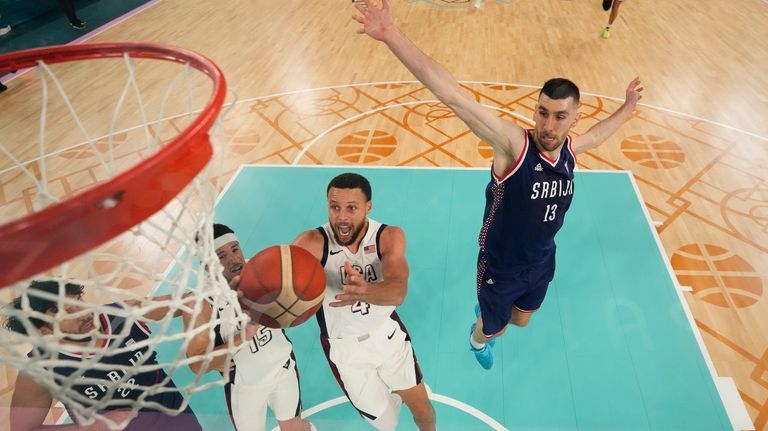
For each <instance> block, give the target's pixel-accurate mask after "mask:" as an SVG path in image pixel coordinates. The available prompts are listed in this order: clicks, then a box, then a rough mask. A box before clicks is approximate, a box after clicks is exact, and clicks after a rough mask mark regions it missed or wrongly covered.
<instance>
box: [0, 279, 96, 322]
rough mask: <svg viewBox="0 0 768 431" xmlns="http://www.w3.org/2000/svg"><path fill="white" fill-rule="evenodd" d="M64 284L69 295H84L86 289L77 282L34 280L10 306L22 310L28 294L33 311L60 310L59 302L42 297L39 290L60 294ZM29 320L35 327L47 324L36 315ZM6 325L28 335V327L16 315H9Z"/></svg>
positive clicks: (65, 291)
mask: <svg viewBox="0 0 768 431" xmlns="http://www.w3.org/2000/svg"><path fill="white" fill-rule="evenodd" d="M62 286H63V287H64V293H65V294H66V295H67V296H76V297H80V296H82V295H83V290H85V287H84V286H83V285H81V284H76V283H62V282H58V281H55V280H45V281H33V282H31V283H30V284H29V287H28V288H27V291H26V292H25V293H24V294H22V296H19V297H18V298H16V299H14V300H13V301H12V302H11V303H10V305H9V307H11V308H13V309H16V310H21V309H22V300H23V299H24V296H26V297H27V298H28V300H29V308H30V309H31V310H32V311H36V312H38V313H43V314H45V313H47V312H49V311H53V312H54V313H55V312H57V311H58V310H59V304H58V303H57V302H56V301H55V300H51V299H48V298H41V297H40V296H39V295H37V292H45V293H49V294H51V295H58V294H59V291H60V289H61V287H62ZM29 321H30V322H31V323H32V324H33V325H34V326H35V328H41V327H43V326H46V325H47V323H46V322H45V321H44V320H42V319H37V318H34V317H30V318H29ZM5 327H6V328H7V329H9V330H11V331H13V332H18V333H19V334H23V335H27V329H26V328H25V327H24V324H23V323H22V322H21V319H19V318H18V317H16V316H11V317H9V318H8V320H6V322H5Z"/></svg>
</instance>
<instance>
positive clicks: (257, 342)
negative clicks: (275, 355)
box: [248, 326, 272, 353]
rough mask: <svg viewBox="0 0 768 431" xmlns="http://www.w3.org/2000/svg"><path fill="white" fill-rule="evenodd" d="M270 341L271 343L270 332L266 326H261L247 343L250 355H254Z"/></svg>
mask: <svg viewBox="0 0 768 431" xmlns="http://www.w3.org/2000/svg"><path fill="white" fill-rule="evenodd" d="M270 341H272V331H271V330H270V329H269V328H267V327H266V326H262V327H260V328H259V330H258V332H257V333H256V335H254V336H253V338H252V339H251V342H250V343H248V346H249V347H250V348H251V353H256V352H258V351H259V348H261V347H264V346H266V345H267V344H268V343H269V342H270Z"/></svg>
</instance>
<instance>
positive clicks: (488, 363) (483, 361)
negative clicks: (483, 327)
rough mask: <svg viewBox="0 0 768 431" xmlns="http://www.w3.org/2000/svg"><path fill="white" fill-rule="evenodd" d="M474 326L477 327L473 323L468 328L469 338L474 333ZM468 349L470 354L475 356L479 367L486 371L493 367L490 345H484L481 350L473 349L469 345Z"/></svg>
mask: <svg viewBox="0 0 768 431" xmlns="http://www.w3.org/2000/svg"><path fill="white" fill-rule="evenodd" d="M475 326H477V324H476V323H473V324H472V326H470V328H469V336H470V337H471V336H472V333H474V332H475ZM491 341H493V340H491ZM469 349H470V350H472V353H474V354H475V359H477V362H479V363H480V366H481V367H483V368H485V369H486V370H490V369H491V367H493V349H492V346H491V343H485V346H483V348H482V349H475V348H474V347H472V343H470V344H469Z"/></svg>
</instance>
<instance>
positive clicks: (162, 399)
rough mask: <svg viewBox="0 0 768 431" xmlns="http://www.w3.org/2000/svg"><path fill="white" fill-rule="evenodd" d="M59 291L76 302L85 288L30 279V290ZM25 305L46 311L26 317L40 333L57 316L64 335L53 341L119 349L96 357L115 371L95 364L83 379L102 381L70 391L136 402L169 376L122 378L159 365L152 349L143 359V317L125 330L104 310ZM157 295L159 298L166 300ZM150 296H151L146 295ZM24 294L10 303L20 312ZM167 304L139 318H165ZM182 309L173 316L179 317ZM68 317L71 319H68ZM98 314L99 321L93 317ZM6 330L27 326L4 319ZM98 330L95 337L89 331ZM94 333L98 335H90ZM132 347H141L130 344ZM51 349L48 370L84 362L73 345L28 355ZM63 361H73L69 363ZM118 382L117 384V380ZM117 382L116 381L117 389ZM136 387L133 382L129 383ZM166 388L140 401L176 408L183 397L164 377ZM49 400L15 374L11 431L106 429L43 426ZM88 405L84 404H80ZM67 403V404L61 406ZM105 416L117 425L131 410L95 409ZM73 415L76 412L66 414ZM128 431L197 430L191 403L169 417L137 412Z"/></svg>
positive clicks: (69, 370)
mask: <svg viewBox="0 0 768 431" xmlns="http://www.w3.org/2000/svg"><path fill="white" fill-rule="evenodd" d="M60 289H64V293H65V295H66V296H67V297H68V298H69V299H71V300H72V301H79V300H80V299H81V298H82V296H83V290H84V287H83V286H82V285H79V284H75V283H63V282H62V283H59V282H58V281H33V282H32V283H31V284H30V286H29V288H28V290H29V291H31V292H44V293H47V294H50V295H58V294H59V291H60ZM27 299H28V302H29V308H30V309H31V310H33V311H35V312H38V313H41V314H45V315H47V316H49V317H50V320H44V319H36V318H32V317H30V318H29V322H30V323H31V324H32V325H34V326H35V327H36V328H37V331H38V334H39V336H43V337H45V336H48V335H51V334H54V328H52V324H51V321H52V319H54V318H55V319H57V322H58V324H57V326H58V329H57V330H56V331H55V332H56V333H57V334H59V335H60V334H62V333H63V334H64V335H66V336H65V337H63V338H59V339H58V340H57V341H54V343H59V344H65V343H66V344H67V345H68V346H69V347H73V346H74V347H76V346H77V345H82V346H89V345H90V346H92V345H93V343H94V342H97V341H99V340H103V342H104V343H107V344H105V345H109V348H110V350H111V351H115V350H116V349H120V351H119V352H117V353H111V354H106V355H104V356H103V357H101V358H99V364H100V365H102V366H108V365H114V368H113V369H110V368H108V367H107V368H106V369H103V368H101V367H93V368H90V369H88V370H87V371H85V373H84V374H83V377H84V378H88V379H97V380H100V381H103V383H101V384H99V383H90V384H89V383H82V384H77V385H75V386H74V389H75V390H76V391H77V392H78V393H79V394H81V395H82V396H83V399H92V400H101V399H103V397H104V396H105V395H106V394H108V393H109V392H112V391H113V392H112V395H111V396H112V399H111V400H115V399H121V400H127V401H130V400H139V399H141V397H142V395H143V393H144V391H143V390H142V389H141V387H150V386H153V385H156V384H157V383H160V382H163V381H164V380H166V379H167V375H166V374H165V372H164V371H163V370H162V369H158V370H152V371H146V372H141V373H138V374H136V375H134V376H132V377H131V379H130V380H128V381H127V382H122V381H120V380H122V377H123V374H124V373H125V370H126V369H128V368H129V367H133V366H135V365H136V364H142V365H144V366H152V365H157V362H156V360H155V352H154V351H153V352H152V353H151V356H149V357H148V358H147V352H148V351H149V348H148V347H147V346H146V345H144V346H142V342H143V341H145V340H147V339H148V338H149V333H150V332H149V328H148V327H147V326H146V325H145V324H144V323H143V322H141V321H136V322H135V323H133V324H132V325H131V327H130V328H125V325H126V321H125V319H124V318H123V317H119V316H116V315H110V314H109V313H108V312H107V313H103V314H100V315H98V316H94V315H93V313H88V312H86V311H85V309H84V308H83V307H82V306H80V305H74V304H72V303H64V304H61V303H58V302H57V301H55V300H48V299H44V298H41V297H39V296H36V295H27ZM166 299H167V297H165V298H158V300H162V301H164V300H166ZM150 300H151V299H150ZM22 301H23V297H19V298H16V299H15V300H14V301H13V302H12V303H11V305H10V306H11V307H13V308H15V309H17V310H22V309H23V308H22ZM126 304H127V305H128V306H137V305H139V303H138V301H126V303H114V304H110V305H108V306H107V307H108V308H109V307H115V308H118V307H120V308H122V307H125V306H126ZM60 308H63V309H64V311H65V315H64V316H65V317H63V318H62V317H61V314H58V315H57V312H58V310H59V309H60ZM168 314H169V310H168V308H167V307H158V308H156V309H154V310H152V311H150V312H149V313H147V314H145V315H144V316H143V317H144V318H145V319H147V320H153V321H159V320H162V319H164V318H166V317H168ZM179 314H180V312H177V313H176V314H175V315H176V316H178V315H179ZM69 316H71V317H69ZM94 317H97V319H94ZM5 323H6V327H7V328H8V329H9V330H12V331H15V332H18V333H20V334H24V335H26V334H27V327H25V325H24V324H23V323H22V322H21V321H20V320H19V319H18V318H16V317H10V318H9V319H8V320H7V321H6V322H5ZM94 333H97V334H98V335H93V334H94ZM94 337H97V338H94ZM115 339H116V340H120V343H121V344H120V345H119V346H113V345H111V344H109V343H112V342H113V341H111V340H115ZM133 345H138V346H140V347H136V348H131V346H133ZM48 353H50V356H51V359H53V360H55V361H56V362H57V364H56V365H53V366H52V371H53V372H54V373H55V374H57V375H59V376H61V377H62V379H63V378H66V377H67V376H69V375H71V374H73V373H75V372H80V367H79V362H80V361H82V360H83V356H84V355H82V354H78V353H76V352H74V350H73V349H69V348H67V349H61V350H60V351H58V352H42V351H37V352H30V354H29V355H30V356H33V355H34V356H37V355H40V354H42V355H46V354H48ZM67 362H70V363H72V365H71V366H67ZM116 382H118V383H116ZM115 385H118V386H117V387H116V388H115ZM133 385H135V386H133ZM165 389H167V392H160V393H157V394H154V395H150V396H148V397H146V398H145V399H143V400H142V404H143V405H149V404H150V403H156V404H159V405H162V406H164V407H166V408H168V409H173V410H179V409H180V408H181V405H182V403H183V401H184V399H183V397H182V395H181V393H179V391H178V390H176V387H175V386H174V384H173V381H171V380H170V379H168V382H167V383H166V384H165ZM52 403H53V397H52V395H51V394H50V393H49V392H48V390H47V389H46V388H45V387H43V386H42V385H41V384H39V383H37V382H36V381H35V380H34V379H33V378H32V377H29V376H27V375H25V374H22V373H19V375H18V377H17V378H16V383H15V384H14V392H13V397H12V399H11V411H10V423H11V428H10V429H11V431H26V430H38V429H48V428H51V429H60V430H70V429H72V430H74V429H77V430H84V429H105V428H104V425H103V424H101V423H98V422H96V423H94V424H93V425H92V426H90V427H81V426H79V425H77V424H67V425H50V426H44V425H43V422H44V421H45V417H46V415H47V414H48V410H49V409H50V408H51V406H52ZM84 404H85V405H86V406H87V405H88V404H87V402H85V403H84ZM65 407H68V406H66V405H65ZM99 413H100V414H101V415H103V416H105V417H108V418H109V419H111V420H113V421H115V422H117V423H121V422H123V421H124V420H126V419H127V418H128V415H129V414H130V411H129V410H127V409H125V408H120V407H119V406H114V407H108V408H107V410H104V411H101V412H99ZM70 416H71V417H73V418H74V416H72V415H70ZM125 429H126V430H133V431H144V430H155V429H159V430H163V431H187V430H192V431H194V430H201V427H200V424H199V423H198V421H197V418H196V417H195V415H194V413H193V412H192V410H191V409H190V408H189V406H187V407H186V409H184V410H183V411H182V413H180V414H179V415H178V416H171V415H168V414H166V413H163V412H160V411H157V410H154V409H152V408H150V407H143V408H141V409H140V410H139V411H138V414H137V416H136V417H135V418H133V419H132V420H131V421H130V423H128V425H127V427H126V428H125Z"/></svg>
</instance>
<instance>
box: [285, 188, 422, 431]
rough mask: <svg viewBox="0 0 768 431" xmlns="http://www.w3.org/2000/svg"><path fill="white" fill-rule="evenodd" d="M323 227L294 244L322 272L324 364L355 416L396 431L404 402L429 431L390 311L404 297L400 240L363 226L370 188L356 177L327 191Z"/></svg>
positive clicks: (406, 345)
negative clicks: (321, 269) (326, 206)
mask: <svg viewBox="0 0 768 431" xmlns="http://www.w3.org/2000/svg"><path fill="white" fill-rule="evenodd" d="M326 195H327V198H328V223H326V224H325V225H323V226H321V227H319V228H317V229H312V230H308V231H306V232H303V233H301V234H300V235H299V236H298V237H297V238H296V240H295V241H294V244H295V245H298V246H301V247H303V248H305V249H306V250H308V251H309V252H310V253H312V255H314V256H315V257H316V258H317V259H318V260H319V261H320V263H321V264H322V265H323V267H324V268H325V276H326V293H325V298H324V300H323V307H322V308H321V309H320V310H319V311H318V312H317V322H318V324H319V326H320V341H321V343H322V346H323V350H324V351H325V354H326V358H327V359H328V364H329V365H330V367H331V370H332V371H333V374H334V376H336V379H337V381H338V383H339V385H340V386H341V389H342V390H343V391H344V393H345V395H346V396H347V398H348V399H349V401H350V402H351V403H352V405H353V406H354V407H355V409H357V411H358V412H359V413H360V415H361V416H362V417H363V418H365V419H366V420H367V421H368V422H369V423H371V424H372V425H373V426H374V427H375V428H376V429H378V430H394V429H396V427H397V422H398V419H399V416H400V407H401V406H402V403H403V402H405V404H406V405H407V406H408V408H409V409H410V410H411V413H412V414H413V420H414V422H415V423H416V425H417V426H418V427H419V429H420V430H422V431H424V430H434V429H435V411H434V408H433V407H432V404H431V403H430V401H429V397H428V395H427V390H426V387H425V385H424V382H423V377H422V374H421V370H420V368H419V364H418V362H417V360H416V355H415V354H414V351H413V348H412V346H411V337H410V335H409V334H408V331H407V330H406V328H405V325H404V324H403V322H402V321H401V320H400V317H399V316H398V315H397V312H396V311H395V307H396V306H398V305H400V304H402V303H403V300H404V299H405V295H406V293H407V290H408V262H407V261H406V259H405V234H404V233H403V230H402V229H400V228H399V227H397V226H388V225H385V224H381V223H379V222H377V221H375V220H372V219H369V218H368V214H369V213H370V211H371V209H372V203H371V185H370V183H369V182H368V180H367V179H366V178H365V177H363V176H361V175H358V174H354V173H344V174H341V175H339V176H337V177H335V178H333V180H331V182H330V183H329V184H328V187H327V189H326Z"/></svg>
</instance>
